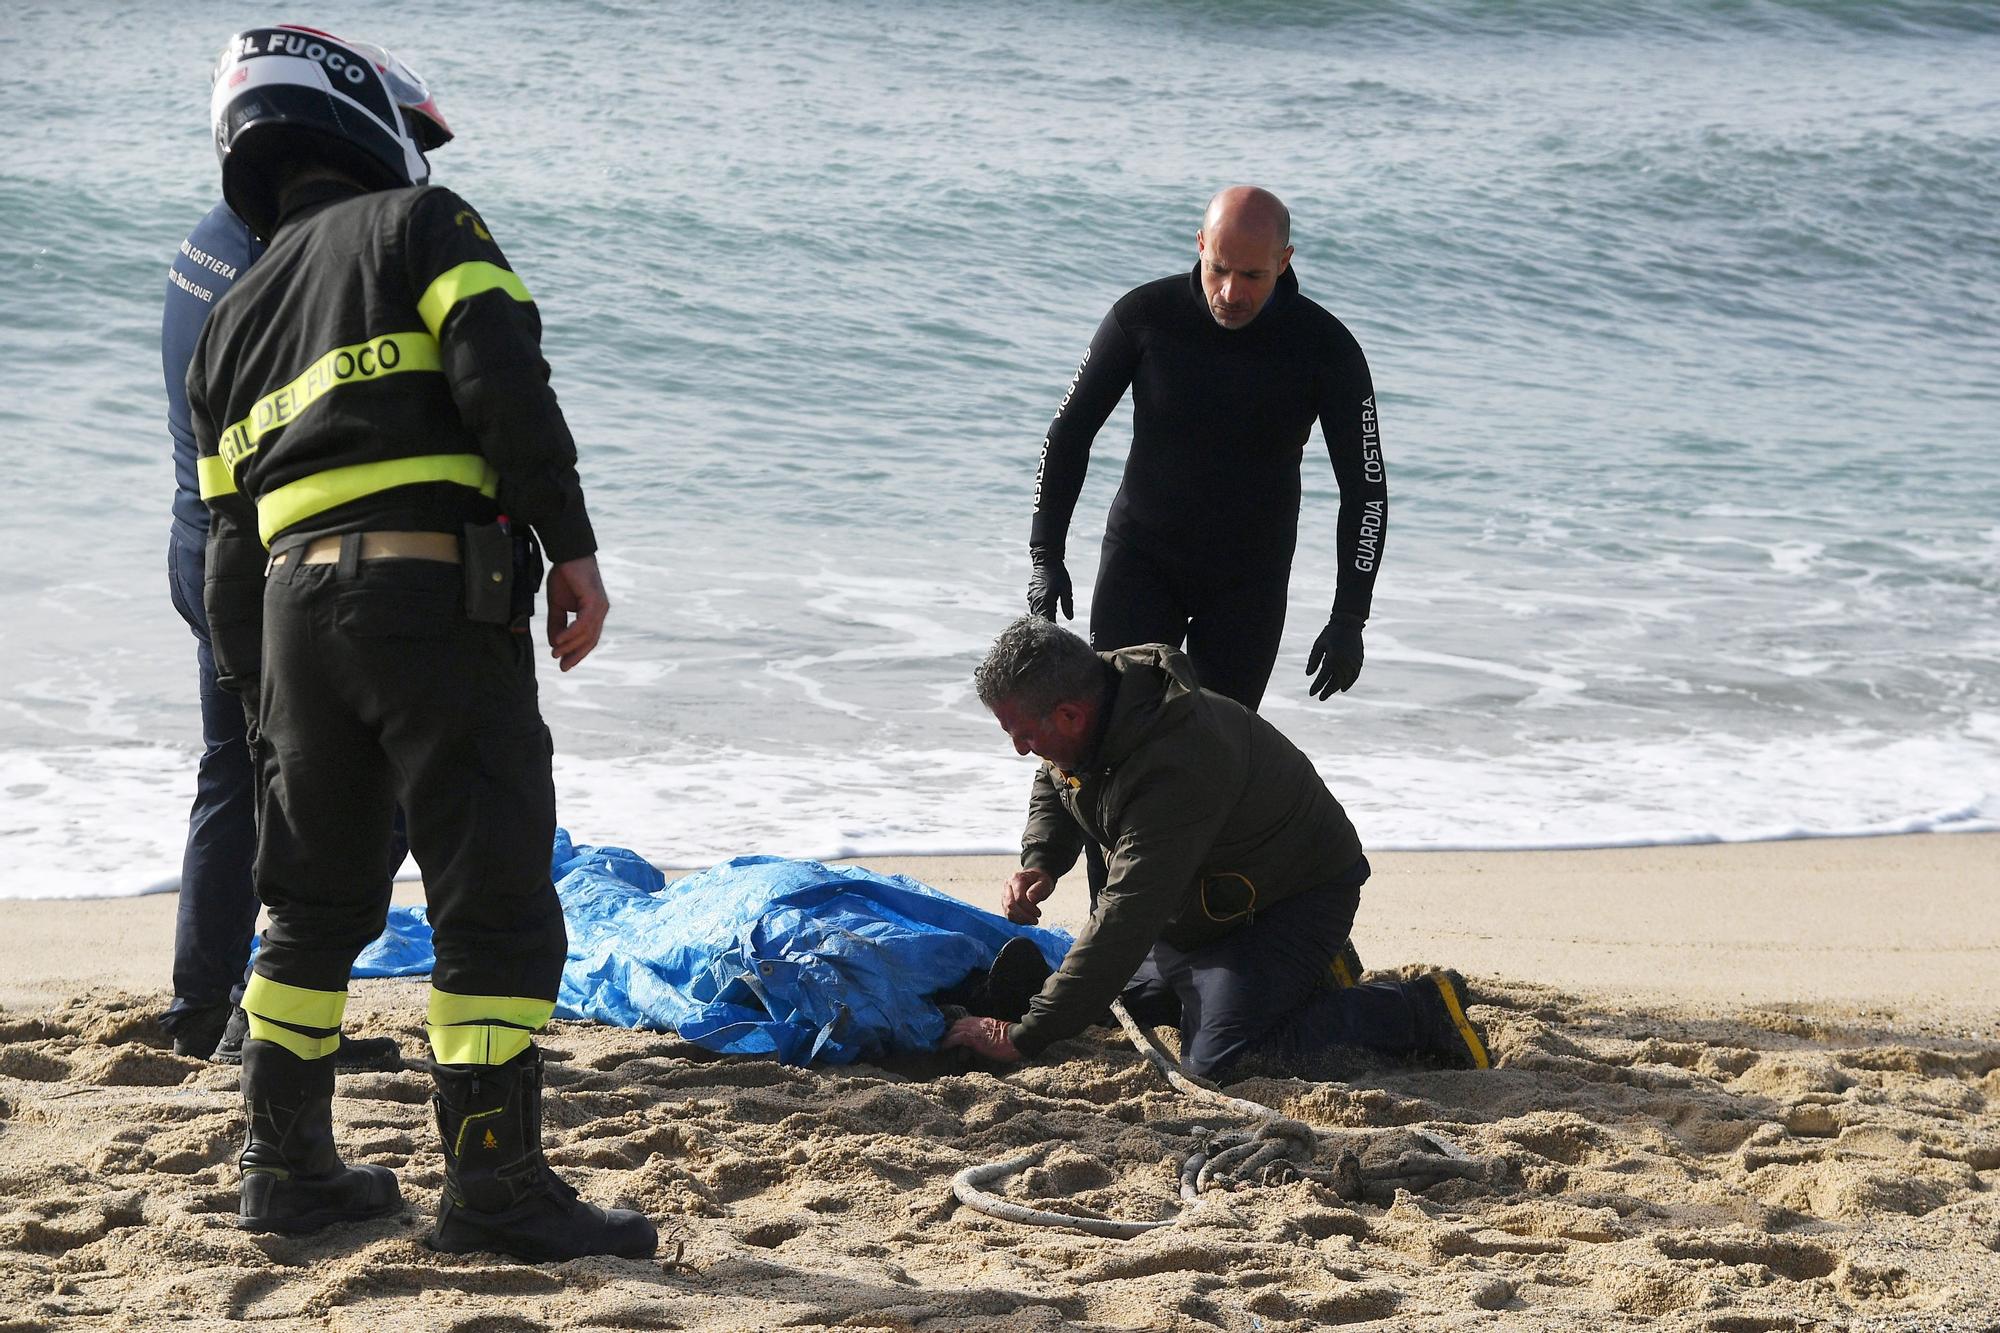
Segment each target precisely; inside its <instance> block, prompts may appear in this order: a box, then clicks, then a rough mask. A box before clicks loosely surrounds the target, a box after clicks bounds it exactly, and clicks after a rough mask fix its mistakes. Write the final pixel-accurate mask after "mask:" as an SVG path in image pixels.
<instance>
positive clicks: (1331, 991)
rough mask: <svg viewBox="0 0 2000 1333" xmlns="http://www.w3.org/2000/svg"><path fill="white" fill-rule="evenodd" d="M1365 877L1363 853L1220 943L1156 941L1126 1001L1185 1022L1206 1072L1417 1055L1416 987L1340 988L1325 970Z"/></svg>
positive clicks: (1160, 1017) (1190, 1055)
mask: <svg viewBox="0 0 2000 1333" xmlns="http://www.w3.org/2000/svg"><path fill="white" fill-rule="evenodd" d="M1367 878H1368V860H1367V858H1366V857H1363V858H1362V859H1361V861H1360V862H1359V863H1358V864H1357V866H1356V867H1355V870H1354V871H1353V872H1351V873H1350V874H1349V875H1348V876H1346V877H1344V878H1343V879H1342V880H1341V881H1340V882H1338V883H1335V884H1330V885H1327V886H1325V887H1323V888H1319V889H1314V890H1312V891H1311V892H1309V893H1302V894H1300V895H1298V896H1297V897H1295V898H1287V899H1286V900H1285V901H1283V902H1281V903H1279V904H1277V905H1276V906H1275V907H1271V908H1268V909H1266V910H1264V911H1260V912H1258V913H1257V915H1256V917H1255V918H1254V919H1252V920H1251V921H1250V922H1249V923H1247V924H1246V925H1244V926H1243V927H1242V928H1241V929H1239V930H1237V931H1235V932H1234V933H1233V934H1230V935H1228V936H1226V937H1224V938H1223V939H1220V940H1217V941H1216V942H1215V943H1213V944H1208V945H1204V946H1203V947H1201V948H1199V949H1193V950H1181V949H1176V948H1174V947H1173V946H1172V945H1170V944H1167V943H1165V942H1164V941H1162V942H1161V943H1159V944H1155V945H1154V946H1153V951H1152V953H1151V954H1150V955H1148V956H1147V959H1146V961H1145V963H1144V964H1142V965H1141V966H1140V968H1139V971H1138V972H1137V974H1135V975H1134V976H1133V978H1132V984H1131V985H1130V986H1128V987H1127V988H1126V991H1125V995H1124V997H1123V998H1124V1000H1125V1004H1126V1007H1127V1008H1128V1009H1130V1010H1131V1012H1132V1016H1133V1017H1134V1018H1136V1019H1138V1020H1139V1021H1140V1022H1142V1023H1148V1024H1158V1023H1169V1022H1177V1023H1178V1025H1179V1027H1180V1032H1181V1065H1182V1067H1183V1068H1185V1069H1187V1070H1188V1071H1189V1072H1191V1073H1194V1074H1198V1075H1200V1076H1201V1077H1203V1078H1210V1079H1213V1078H1223V1077H1227V1076H1228V1074H1229V1073H1230V1071H1231V1070H1233V1069H1234V1068H1235V1066H1236V1065H1237V1064H1238V1063H1239V1062H1240V1061H1242V1060H1243V1059H1244V1058H1245V1057H1247V1056H1252V1055H1255V1056H1259V1057H1263V1058H1265V1059H1269V1060H1272V1061H1274V1062H1277V1063H1279V1064H1281V1065H1285V1066H1290V1067H1293V1068H1304V1067H1310V1066H1312V1065H1313V1064H1314V1063H1315V1062H1316V1061H1317V1060H1318V1059H1319V1058H1321V1057H1323V1056H1325V1055H1326V1054H1328V1053H1330V1052H1337V1051H1342V1050H1345V1051H1350V1052H1354V1051H1363V1052H1369V1053H1371V1054H1375V1055H1386V1056H1392V1057H1401V1056H1406V1055H1409V1054H1410V1053H1411V1052H1413V1051H1414V1050H1416V1048H1417V1046H1418V1029H1417V1008H1416V1002H1415V1001H1414V999H1413V998H1412V997H1411V995H1410V992H1409V988H1408V987H1406V986H1404V985H1403V984H1402V983H1401V982H1394V981H1375V982H1369V983H1367V984H1366V985H1361V986H1346V987H1339V988H1336V987H1334V986H1333V985H1332V984H1331V982H1330V981H1329V978H1328V975H1327V967H1328V965H1329V964H1330V963H1332V961H1333V957H1334V955H1335V954H1336V953H1338V952H1339V950H1340V946H1341V945H1342V944H1343V943H1345V942H1346V940H1347V936H1348V932H1349V930H1351V929H1352V928H1353V925H1354V910H1355V907H1356V906H1357V905H1358V904H1359V902H1360V898H1361V885H1362V882H1363V881H1365V880H1366V879H1367Z"/></svg>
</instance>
